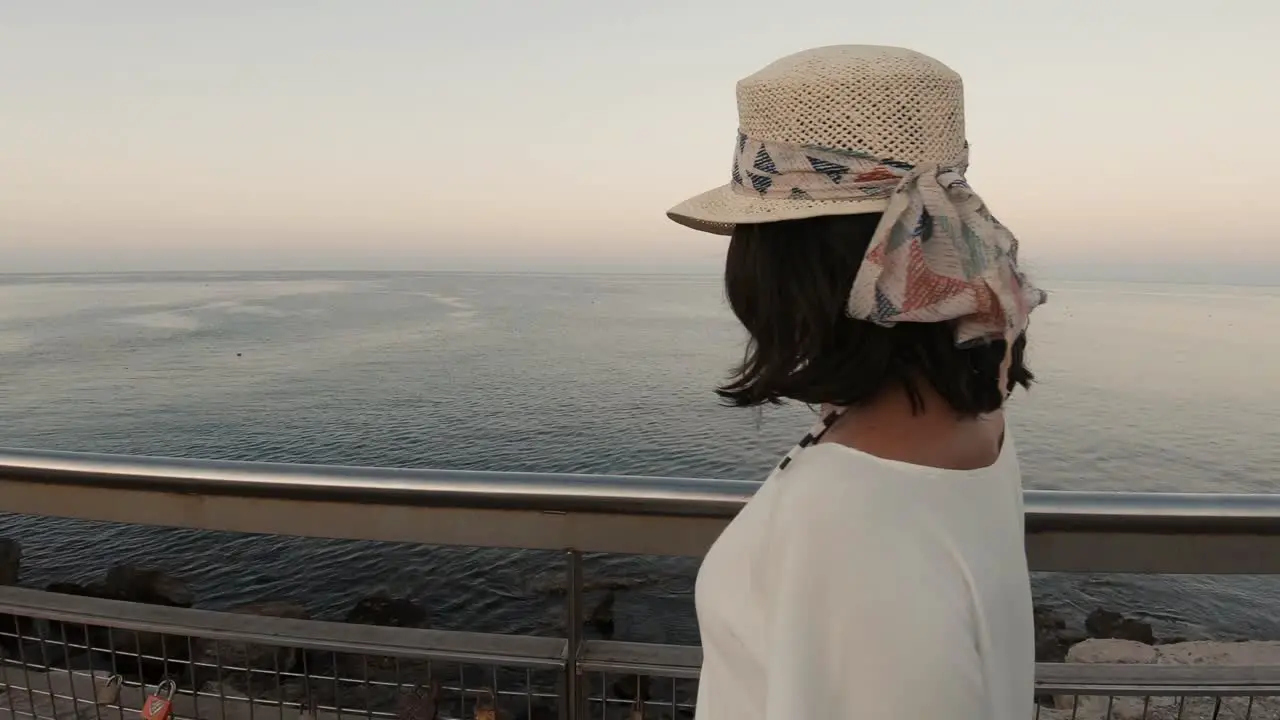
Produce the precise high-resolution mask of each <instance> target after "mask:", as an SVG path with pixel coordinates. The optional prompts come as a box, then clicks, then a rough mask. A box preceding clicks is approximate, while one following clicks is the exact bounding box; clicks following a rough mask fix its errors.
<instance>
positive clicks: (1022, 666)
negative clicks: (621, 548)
mask: <svg viewBox="0 0 1280 720" xmlns="http://www.w3.org/2000/svg"><path fill="white" fill-rule="evenodd" d="M1023 543H1024V541H1023V515H1022V482H1021V472H1020V470H1019V467H1018V461H1017V456H1016V452H1015V451H1014V449H1013V442H1012V440H1011V439H1010V438H1009V437H1008V435H1006V437H1005V441H1004V447H1003V448H1002V450H1001V454H1000V457H999V459H998V460H997V461H996V462H995V463H994V464H993V465H991V466H990V467H987V468H983V469H980V470H972V471H955V470H941V469H937V468H929V467H922V466H918V465H910V464H907V463H901V462H895V461H891V460H884V459H881V458H877V457H874V456H872V455H868V454H866V453H862V452H859V451H856V450H853V449H850V448H848V447H845V446H843V445H837V444H833V443H825V444H819V445H813V446H811V447H808V448H804V449H802V450H800V451H799V452H798V454H797V455H796V456H795V458H794V460H793V461H792V462H791V463H790V465H789V466H787V467H786V468H785V469H784V470H780V471H775V472H774V473H773V474H772V475H770V477H769V479H768V480H767V481H766V482H765V483H764V484H763V485H762V486H761V487H760V490H759V491H758V492H757V493H756V495H755V496H754V497H753V498H752V499H751V501H750V502H749V503H747V505H746V506H745V507H744V508H743V510H742V512H741V513H740V514H739V515H738V516H737V518H736V519H734V521H733V522H732V523H730V525H729V527H728V528H726V529H725V531H724V533H723V534H722V535H721V536H720V538H719V539H718V540H717V541H716V543H715V545H714V546H712V548H711V550H710V551H709V552H708V554H707V557H706V559H705V560H704V562H703V564H702V569H701V570H700V571H699V573H698V582H697V590H696V599H697V609H698V623H699V625H700V628H701V633H702V648H703V665H702V677H701V683H700V685H699V688H698V706H697V712H696V719H697V720H757V719H758V720H819V719H821V720H828V719H830V718H850V719H856V720H942V719H943V718H945V719H946V720H970V719H973V720H978V719H982V720H1013V719H1015V718H1016V719H1017V720H1028V718H1030V717H1031V714H1032V712H1033V710H1034V706H1033V702H1034V691H1033V682H1034V672H1035V633H1034V627H1033V621H1032V616H1031V614H1032V611H1031V590H1030V583H1029V579H1028V575H1027V560H1026V552H1025V549H1024V544H1023Z"/></svg>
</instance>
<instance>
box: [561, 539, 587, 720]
mask: <svg viewBox="0 0 1280 720" xmlns="http://www.w3.org/2000/svg"><path fill="white" fill-rule="evenodd" d="M565 560H566V565H567V567H566V569H565V572H566V573H567V577H566V578H565V614H566V615H567V617H566V618H565V622H564V626H565V636H566V637H567V639H568V646H569V649H568V652H569V656H568V657H567V658H565V666H564V670H565V678H564V687H565V695H566V698H565V709H566V712H565V713H564V715H566V716H567V718H568V720H584V719H585V718H586V713H585V712H584V706H585V705H586V688H585V684H584V683H583V678H582V675H581V673H579V672H578V653H579V651H580V650H581V648H582V553H581V552H579V551H577V550H573V549H570V550H568V551H566V552H565Z"/></svg>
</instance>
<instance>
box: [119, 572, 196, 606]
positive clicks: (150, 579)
mask: <svg viewBox="0 0 1280 720" xmlns="http://www.w3.org/2000/svg"><path fill="white" fill-rule="evenodd" d="M102 586H103V589H104V590H105V592H106V593H107V596H108V597H113V598H115V599H117V600H128V601H129V602H136V603H146V604H147V605H168V606H170V607H183V608H189V607H191V605H192V603H194V602H195V596H194V595H193V594H192V593H191V588H190V587H189V586H188V585H187V583H186V582H185V581H184V580H182V579H181V578H177V577H174V576H173V575H170V574H169V573H167V572H165V571H163V570H156V569H153V568H139V567H135V566H133V565H116V566H114V567H112V568H111V569H110V570H108V571H107V577H106V578H105V579H104V580H103V582H102Z"/></svg>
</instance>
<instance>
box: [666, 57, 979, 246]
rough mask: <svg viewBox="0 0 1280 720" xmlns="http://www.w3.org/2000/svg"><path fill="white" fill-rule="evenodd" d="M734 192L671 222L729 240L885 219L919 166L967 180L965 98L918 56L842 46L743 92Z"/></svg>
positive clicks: (684, 207)
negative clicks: (801, 222)
mask: <svg viewBox="0 0 1280 720" xmlns="http://www.w3.org/2000/svg"><path fill="white" fill-rule="evenodd" d="M737 95H738V128H739V134H738V141H737V144H736V146H735V148H734V161H733V167H732V170H731V173H730V175H731V181H730V182H729V184H727V185H723V186H721V187H718V188H716V189H714V190H711V191H710V192H705V193H702V194H701V195H698V196H696V197H693V198H691V199H689V200H686V201H685V202H682V203H680V204H679V205H677V206H675V207H674V208H672V209H671V210H669V211H668V212H667V215H668V217H670V218H671V219H672V220H675V221H676V222H678V223H680V224H682V225H687V226H688V227H691V228H693V229H695V230H702V231H705V232H711V233H717V234H720V235H730V234H732V233H733V228H734V225H736V224H737V223H761V222H772V221H776V220H793V219H799V218H808V217H816V216H820V215H857V214H862V213H873V212H883V211H884V210H885V208H886V207H887V205H888V199H889V196H890V195H891V194H892V193H893V191H894V188H895V187H897V186H898V184H899V182H900V181H901V179H902V178H903V177H904V176H905V175H906V174H907V173H909V172H910V171H911V170H912V168H915V167H917V166H926V165H927V166H937V167H940V168H954V169H956V170H957V171H958V172H960V174H963V172H964V165H965V163H966V157H967V151H966V148H967V146H966V143H965V131H964V89H963V85H962V83H961V81H960V76H959V75H957V74H956V73H955V72H954V71H953V70H951V68H948V67H947V66H946V65H943V64H942V63H940V62H938V61H937V60H934V59H933V58H931V57H928V56H927V55H922V54H920V53H918V52H914V51H912V50H907V49H904V48H896V47H884V46H879V45H836V46H831V47H821V48H815V49H813V50H806V51H804V52H800V53H796V54H795V55H789V56H787V57H784V58H782V59H781V60H778V61H777V62H774V63H772V64H771V65H768V66H767V67H765V68H764V69H762V70H760V71H759V72H757V73H755V74H754V75H751V76H749V77H747V78H744V79H743V80H741V81H739V82H738V86H737Z"/></svg>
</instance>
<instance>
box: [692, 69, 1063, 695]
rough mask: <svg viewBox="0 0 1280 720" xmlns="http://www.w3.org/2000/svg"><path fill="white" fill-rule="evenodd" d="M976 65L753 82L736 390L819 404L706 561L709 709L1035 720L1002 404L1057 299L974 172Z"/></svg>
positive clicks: (710, 211) (733, 281)
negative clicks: (994, 211)
mask: <svg viewBox="0 0 1280 720" xmlns="http://www.w3.org/2000/svg"><path fill="white" fill-rule="evenodd" d="M962 95H963V93H962V87H961V82H960V78H959V76H958V75H956V74H955V73H954V72H953V71H951V70H950V69H949V68H947V67H946V66H944V65H942V64H941V63H939V62H937V61H936V60H933V59H932V58H929V57H927V56H924V55H921V54H919V53H915V52H911V51H908V50H903V49H899V48H887V47H872V46H838V47H828V48H819V49H816V50H810V51H807V52H802V53H799V54H797V55H792V56H789V57H786V58H783V59H782V60H779V61H777V62H775V63H773V64H772V65H769V66H768V67H766V68H764V69H763V70H761V71H760V72H758V73H756V74H754V75H752V76H750V77H748V78H746V79H745V80H743V81H741V82H740V83H739V84H738V113H739V122H740V128H739V136H738V140H737V145H736V148H735V150H736V152H735V157H734V162H733V168H732V172H731V176H732V182H731V183H730V184H729V185H727V186H725V187H722V188H719V189H717V190H713V191H711V192H709V193H704V194H703V195H699V196H697V197H695V198H693V199H691V200H689V201H687V202H685V203H682V204H681V205H679V206H677V207H675V208H674V209H672V210H671V211H670V213H669V215H670V217H671V218H672V219H674V220H676V221H677V222H680V223H682V224H684V225H688V226H690V227H693V228H695V229H699V230H704V231H708V232H714V233H720V234H731V235H732V236H733V239H732V241H731V243H730V246H729V253H728V261H727V264H726V271H725V285H726V292H727V296H728V300H729V303H730V305H731V306H732V308H733V312H734V313H735V315H737V317H738V319H739V320H740V321H741V322H742V324H743V325H744V326H745V327H746V329H747V331H748V333H749V335H750V341H749V345H748V349H747V354H746V358H745V360H744V362H743V363H742V365H741V367H740V368H739V369H738V371H737V372H736V374H735V376H734V377H733V378H732V379H731V380H730V382H729V383H728V384H727V385H725V386H724V387H722V388H720V390H719V392H720V394H721V395H722V396H723V397H724V398H726V399H727V400H728V401H729V402H730V403H732V404H734V405H737V406H756V405H760V404H763V403H777V402H782V401H785V400H794V401H799V402H803V403H808V404H811V405H816V406H820V408H821V419H820V421H819V422H818V423H817V425H815V427H814V428H813V430H811V431H810V432H809V433H808V434H807V435H805V436H804V438H803V440H801V442H800V444H799V445H798V446H796V448H794V449H793V450H792V451H791V452H789V453H788V454H787V455H786V456H785V457H784V458H783V459H782V461H781V462H780V463H779V465H778V467H777V469H776V470H774V472H773V474H772V475H771V476H770V477H769V478H768V480H767V481H766V482H765V483H764V484H763V485H762V486H761V488H760V490H759V491H758V492H757V494H756V495H755V497H754V498H752V500H751V501H750V502H749V503H748V504H747V505H746V507H745V508H744V509H743V510H742V512H741V513H740V514H739V515H738V517H737V518H736V519H735V520H734V521H733V523H731V524H730V525H729V527H728V528H727V529H726V530H725V532H724V533H723V535H721V537H720V538H719V539H718V540H717V542H716V543H715V545H714V547H712V549H711V550H710V552H709V553H708V554H707V557H706V560H705V561H704V563H703V566H702V569H701V571H700V572H699V575H698V584H697V593H696V595H697V608H698V619H699V623H700V626H701V631H702V642H703V653H704V661H703V668H702V681H701V685H700V688H699V694H698V709H697V717H698V718H699V719H700V720H720V719H721V718H724V719H729V718H732V719H733V720H749V719H750V718H765V719H767V720H783V719H784V718H785V719H786V720H801V719H803V720H814V719H818V718H858V719H866V720H942V719H944V718H945V719H946V720H970V719H974V720H976V719H978V718H982V719H984V720H990V719H995V720H1005V719H1006V718H1008V719H1012V718H1018V719H1019V720H1022V719H1023V718H1026V717H1029V713H1030V712H1031V711H1032V702H1033V671H1034V637H1033V636H1034V631H1033V626H1032V617H1031V595H1030V588H1029V583H1028V578H1027V564H1026V555H1025V552H1024V549H1023V522H1022V486H1021V476H1020V472H1019V469H1018V461H1017V458H1016V456H1015V451H1014V447H1013V441H1012V439H1011V438H1010V437H1009V435H1008V433H1007V432H1006V430H1005V422H1004V416H1003V411H1002V408H1003V405H1004V402H1005V400H1006V398H1007V397H1008V395H1009V393H1010V392H1011V391H1012V390H1013V388H1014V387H1015V386H1017V385H1022V386H1024V387H1025V386H1028V385H1029V384H1030V382H1031V379H1032V376H1031V373H1030V372H1029V371H1028V370H1027V368H1026V367H1025V366H1024V365H1023V348H1024V347H1025V343H1026V339H1025V330H1026V327H1027V318H1028V315H1029V313H1030V312H1031V310H1032V309H1033V308H1034V307H1036V306H1037V305H1039V304H1040V303H1041V302H1043V300H1044V294H1043V293H1042V292H1041V291H1039V290H1037V289H1035V288H1033V287H1031V286H1030V284H1029V283H1028V282H1027V281H1026V279H1025V277H1024V276H1023V275H1022V274H1021V273H1020V272H1019V271H1018V268H1017V241H1016V240H1015V239H1014V238H1013V236H1012V235H1011V234H1010V233H1009V231H1008V230H1007V229H1005V228H1004V227H1003V226H1002V225H1000V223H999V222H997V221H996V220H995V219H994V218H993V217H992V216H991V214H990V213H989V212H987V210H986V208H985V206H984V205H983V203H982V200H981V199H980V198H979V197H978V196H977V195H976V194H974V193H973V191H972V190H971V189H970V188H969V187H968V185H967V184H966V183H965V181H964V177H963V174H964V171H965V168H966V165H967V155H968V146H967V143H966V142H965V136H964V114H963V97H962Z"/></svg>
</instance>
